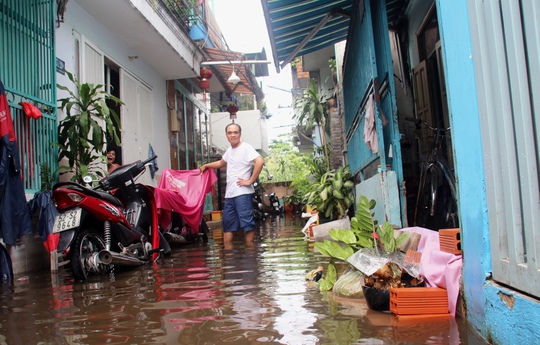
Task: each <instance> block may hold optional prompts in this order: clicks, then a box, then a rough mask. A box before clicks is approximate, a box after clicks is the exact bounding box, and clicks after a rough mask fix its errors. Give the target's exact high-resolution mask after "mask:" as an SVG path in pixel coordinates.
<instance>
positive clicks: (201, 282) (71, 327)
mask: <svg viewBox="0 0 540 345" xmlns="http://www.w3.org/2000/svg"><path fill="white" fill-rule="evenodd" d="M302 226H303V222H302V220H298V219H294V218H288V217H287V218H279V219H274V220H268V221H267V222H265V223H263V224H261V227H260V229H259V234H258V236H257V237H258V242H257V243H256V245H255V246H252V247H246V245H245V244H244V243H243V241H242V240H241V239H240V238H239V239H238V241H235V243H234V244H233V245H232V246H230V247H227V248H225V247H224V246H223V243H222V241H221V234H220V232H219V231H215V232H214V236H213V238H212V237H211V239H210V241H209V242H208V244H206V245H203V244H199V245H190V246H184V247H179V248H175V249H174V250H173V254H172V255H171V257H169V258H165V259H161V260H160V261H159V262H158V263H156V264H154V265H148V266H143V267H140V268H135V269H131V270H128V271H116V272H114V273H113V274H111V275H110V276H107V277H97V278H94V279H92V280H90V281H88V282H86V283H74V282H73V280H72V279H71V278H70V275H69V274H68V273H67V272H60V273H59V274H58V275H54V276H51V274H50V273H49V272H48V271H45V272H37V273H32V274H27V275H24V276H18V277H16V280H15V282H14V283H13V285H11V286H4V287H3V291H2V294H0V344H483V343H482V342H480V341H479V340H478V339H477V338H476V337H474V336H473V335H472V334H470V333H469V332H468V330H467V327H466V326H465V322H464V320H462V319H443V320H440V319H439V320H431V321H422V322H418V321H415V320H407V321H402V320H397V319H396V318H395V317H394V316H392V315H391V314H387V313H381V312H374V311H371V310H369V309H368V308H367V306H366V304H365V302H364V301H363V300H347V299H340V298H337V297H335V296H332V295H331V294H325V295H323V294H321V293H320V292H319V290H318V287H317V286H316V285H315V284H314V283H310V282H306V281H305V274H306V273H307V272H308V271H310V270H311V269H313V268H316V267H317V266H318V265H320V264H323V265H325V263H326V260H325V258H324V257H321V256H320V255H316V254H315V253H314V251H313V245H312V243H310V242H309V241H306V240H305V238H304V236H303V234H302V233H301V231H300V230H301V228H302Z"/></svg>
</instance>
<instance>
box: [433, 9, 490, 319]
mask: <svg viewBox="0 0 540 345" xmlns="http://www.w3.org/2000/svg"><path fill="white" fill-rule="evenodd" d="M437 16H438V19H439V30H440V33H441V40H442V42H443V44H442V50H443V57H444V60H445V61H444V62H445V75H446V83H447V92H448V108H449V113H450V123H451V127H452V145H453V146H454V153H455V160H456V165H455V166H456V178H457V181H458V195H459V212H460V216H461V229H462V231H461V233H462V246H463V247H462V248H463V252H464V260H463V283H464V290H465V291H464V293H465V299H466V303H467V317H468V319H469V321H471V322H472V323H473V324H474V325H476V326H477V327H478V328H481V324H482V322H483V319H484V300H485V298H484V291H483V285H484V282H485V278H486V274H488V272H490V271H491V269H490V265H489V264H488V263H489V258H490V256H491V254H490V251H489V229H488V225H487V211H486V205H487V203H486V194H485V181H484V165H483V158H482V140H481V136H480V120H479V116H478V103H477V98H476V81H475V78H474V67H473V61H472V48H471V39H470V30H469V26H468V23H469V21H468V16H467V7H466V1H465V0H456V1H442V0H438V1H437Z"/></svg>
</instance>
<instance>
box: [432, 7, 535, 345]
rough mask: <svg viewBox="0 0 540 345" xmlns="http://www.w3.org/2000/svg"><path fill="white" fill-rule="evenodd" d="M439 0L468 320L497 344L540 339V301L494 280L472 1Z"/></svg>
mask: <svg viewBox="0 0 540 345" xmlns="http://www.w3.org/2000/svg"><path fill="white" fill-rule="evenodd" d="M436 1H437V15H438V18H439V27H440V31H441V39H442V41H443V56H444V60H445V74H446V83H447V91H448V102H449V110H450V121H451V125H452V139H453V141H452V143H453V145H454V153H455V157H456V158H455V159H456V163H457V164H456V177H457V180H458V193H459V201H460V216H461V229H462V231H461V232H462V249H463V252H464V255H463V256H464V258H463V288H464V297H465V304H466V312H467V319H468V321H469V322H470V323H471V324H472V325H473V326H474V327H475V328H476V329H477V330H479V331H480V333H481V334H482V335H483V336H484V338H486V339H487V340H488V341H489V342H490V343H492V344H537V343H538V339H540V327H539V326H540V318H539V316H540V303H539V301H538V300H535V299H532V298H529V297H527V296H524V295H521V294H519V293H516V292H515V291H513V290H509V289H506V288H503V287H501V286H499V285H497V284H496V283H494V282H493V281H492V280H491V251H490V243H489V224H488V216H487V201H486V193H485V188H486V185H485V180H484V165H483V155H482V142H481V137H480V135H481V133H480V128H481V127H480V126H481V125H482V124H481V123H480V120H479V116H478V105H477V98H476V86H475V85H476V80H475V78H474V66H473V58H472V56H473V55H472V48H471V38H470V29H469V19H468V14H467V1H466V0H454V1H447V0H436ZM516 285H519V282H516Z"/></svg>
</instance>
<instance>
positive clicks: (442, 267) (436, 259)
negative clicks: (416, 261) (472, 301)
mask: <svg viewBox="0 0 540 345" xmlns="http://www.w3.org/2000/svg"><path fill="white" fill-rule="evenodd" d="M402 230H403V231H409V232H415V233H417V234H420V236H421V238H420V242H419V244H418V251H419V252H421V253H422V259H421V261H420V274H421V275H422V276H423V277H424V279H425V280H426V285H427V286H431V287H440V288H443V289H446V291H447V293H448V310H449V311H450V313H451V314H452V315H454V316H455V315H456V304H457V299H458V296H459V284H460V279H461V267H462V265H463V260H462V256H461V255H454V254H451V253H447V252H443V251H441V249H440V245H439V233H438V232H436V231H433V230H430V229H425V228H420V227H412V228H405V229H402Z"/></svg>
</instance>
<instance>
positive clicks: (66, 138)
mask: <svg viewBox="0 0 540 345" xmlns="http://www.w3.org/2000/svg"><path fill="white" fill-rule="evenodd" d="M66 74H67V76H68V78H69V80H71V82H72V83H73V84H74V85H75V91H72V90H70V89H69V88H68V87H66V86H63V85H58V88H59V89H61V90H64V91H67V92H68V93H69V96H68V97H65V98H62V99H59V100H58V101H59V102H60V108H61V109H62V110H63V111H64V113H65V118H64V119H63V120H62V121H60V125H59V128H58V130H59V133H58V142H56V143H53V145H56V146H58V148H59V151H60V152H59V160H62V159H63V158H66V159H67V162H68V165H61V166H60V167H59V168H58V169H59V171H60V173H61V174H62V173H66V172H72V173H73V174H74V175H73V177H72V178H71V180H72V181H78V182H80V183H82V182H83V177H84V176H86V175H89V176H91V177H92V179H99V178H101V177H103V176H105V170H104V167H105V164H106V157H105V155H106V152H105V150H106V137H107V134H109V135H110V136H111V138H112V140H113V141H114V143H115V144H116V145H118V144H119V143H120V140H119V138H118V134H117V130H119V128H118V129H117V128H116V127H115V126H114V123H120V121H119V119H118V115H117V114H116V112H115V111H114V110H113V109H111V108H109V107H108V106H107V101H108V100H111V101H113V102H114V103H116V104H123V103H122V101H121V100H120V99H119V98H117V97H115V96H113V95H111V94H110V93H108V92H106V91H103V90H102V88H103V85H101V84H99V85H94V84H89V83H84V84H80V83H79V82H78V81H77V80H76V78H75V77H74V76H73V74H71V73H70V72H67V71H66Z"/></svg>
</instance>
